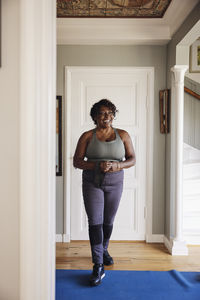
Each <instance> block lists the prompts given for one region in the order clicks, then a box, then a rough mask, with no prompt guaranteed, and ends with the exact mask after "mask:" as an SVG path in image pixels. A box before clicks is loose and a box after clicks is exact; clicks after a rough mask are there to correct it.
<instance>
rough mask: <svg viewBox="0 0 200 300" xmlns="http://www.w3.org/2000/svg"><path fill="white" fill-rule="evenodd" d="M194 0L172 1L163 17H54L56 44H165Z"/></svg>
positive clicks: (191, 6) (181, 21)
mask: <svg viewBox="0 0 200 300" xmlns="http://www.w3.org/2000/svg"><path fill="white" fill-rule="evenodd" d="M197 3H198V0H190V1H188V0H176V1H172V2H171V4H170V6H169V8H168V10H167V11H166V13H165V15H164V17H163V18H155V19H153V18H151V19H149V18H148V19H146V18H143V19H115V18H113V19H112V18H111V19H110V18H109V19H106V18H102V19H101V18H57V44H60V45H62V44H65V45H135V44H138V45H165V44H167V43H168V42H169V41H170V40H171V38H172V36H173V34H174V33H175V32H176V31H177V30H178V28H179V27H180V26H181V24H182V23H183V21H184V20H185V18H186V17H187V16H188V15H189V13H190V12H191V11H192V9H193V8H194V7H195V5H196V4H197ZM175 14H176V17H174V15H175Z"/></svg>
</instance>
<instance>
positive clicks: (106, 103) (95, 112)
mask: <svg viewBox="0 0 200 300" xmlns="http://www.w3.org/2000/svg"><path fill="white" fill-rule="evenodd" d="M101 106H106V107H108V108H109V109H110V110H111V111H112V113H113V116H114V117H115V116H116V113H117V112H118V110H117V108H116V106H115V105H114V104H113V103H112V102H111V101H110V100H108V99H101V100H100V101H99V102H96V103H95V104H94V105H93V106H92V108H91V110H90V116H91V118H92V120H93V121H94V124H97V121H96V120H95V119H96V117H97V116H98V114H99V112H100V108H101Z"/></svg>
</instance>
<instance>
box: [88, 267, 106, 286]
mask: <svg viewBox="0 0 200 300" xmlns="http://www.w3.org/2000/svg"><path fill="white" fill-rule="evenodd" d="M104 276H105V273H104V266H103V264H94V266H93V272H92V275H91V277H90V285H91V286H97V285H99V284H100V283H101V280H102V279H103V278H104Z"/></svg>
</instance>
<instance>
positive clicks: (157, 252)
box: [56, 241, 200, 272]
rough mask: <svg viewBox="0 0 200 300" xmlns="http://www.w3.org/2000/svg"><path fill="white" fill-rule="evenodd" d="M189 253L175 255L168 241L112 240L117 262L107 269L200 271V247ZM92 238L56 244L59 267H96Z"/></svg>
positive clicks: (110, 251) (192, 248) (112, 253)
mask: <svg viewBox="0 0 200 300" xmlns="http://www.w3.org/2000/svg"><path fill="white" fill-rule="evenodd" d="M188 248H189V255H188V256H172V255H170V254H169V253H168V251H167V249H166V248H165V246H164V244H157V243H148V244H147V243H145V242H130V241H128V242H114V241H112V242H110V245H109V249H108V250H109V253H110V254H111V256H112V257H113V259H114V265H113V266H109V267H107V266H106V267H105V269H106V270H137V271H144V270H151V271H168V270H172V269H176V270H177V271H188V272H189V271H194V272H200V246H189V247H188ZM92 265H93V264H92V262H91V253H90V247H89V242H88V241H72V242H71V243H56V268H57V269H81V270H87V269H92Z"/></svg>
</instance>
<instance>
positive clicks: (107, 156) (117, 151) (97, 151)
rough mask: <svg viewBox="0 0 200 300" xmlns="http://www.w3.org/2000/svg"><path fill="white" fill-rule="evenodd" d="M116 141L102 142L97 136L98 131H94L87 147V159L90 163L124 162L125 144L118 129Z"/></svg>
mask: <svg viewBox="0 0 200 300" xmlns="http://www.w3.org/2000/svg"><path fill="white" fill-rule="evenodd" d="M113 129H114V131H115V136H116V138H115V140H113V141H110V142H103V141H100V140H99V139H98V138H97V136H96V129H94V130H93V135H92V139H91V141H90V143H89V144H88V146H87V150H86V155H85V156H86V158H87V159H88V160H90V161H104V160H105V161H106V160H109V161H122V160H123V159H124V157H125V148H124V143H123V141H122V139H121V137H120V136H119V133H118V131H117V129H116V128H113Z"/></svg>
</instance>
